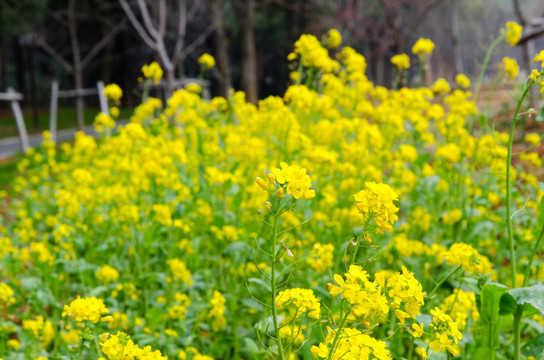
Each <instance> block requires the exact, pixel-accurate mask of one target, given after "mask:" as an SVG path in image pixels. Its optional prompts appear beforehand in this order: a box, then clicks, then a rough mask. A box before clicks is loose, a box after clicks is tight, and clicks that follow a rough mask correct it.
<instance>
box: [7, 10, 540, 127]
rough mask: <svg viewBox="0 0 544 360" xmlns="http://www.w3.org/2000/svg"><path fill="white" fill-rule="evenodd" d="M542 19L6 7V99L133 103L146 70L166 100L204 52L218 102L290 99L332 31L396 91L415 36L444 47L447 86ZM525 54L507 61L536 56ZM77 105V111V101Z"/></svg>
mask: <svg viewBox="0 0 544 360" xmlns="http://www.w3.org/2000/svg"><path fill="white" fill-rule="evenodd" d="M539 12H541V13H542V14H541V15H544V13H543V12H544V8H543V5H542V4H541V3H540V2H539V1H538V0H534V1H533V0H528V1H526V2H524V3H523V6H522V7H520V3H519V2H518V1H513V0H502V1H498V0H480V1H473V0H3V1H1V2H0V50H1V51H0V91H3V90H5V89H6V88H7V87H8V86H12V87H15V88H16V89H17V90H18V91H21V92H23V93H24V94H25V99H26V105H30V104H34V107H33V108H34V112H35V113H37V112H38V110H39V109H38V106H44V105H47V104H48V96H49V92H48V91H49V86H50V83H51V81H52V80H53V79H57V80H60V83H61V88H68V89H80V88H85V87H91V86H94V84H95V83H96V81H97V80H102V81H104V82H106V83H109V82H116V83H118V84H119V85H120V86H121V87H122V88H123V89H124V92H125V94H126V96H125V104H126V105H131V102H132V101H133V100H134V99H133V96H132V95H133V92H134V91H133V90H132V89H134V88H136V86H137V82H136V79H137V77H138V76H139V75H140V67H141V66H142V65H143V64H146V63H149V62H151V61H153V60H155V61H158V62H159V63H160V64H161V66H162V67H163V69H164V73H165V84H166V90H167V93H171V92H172V91H173V90H174V89H175V87H176V79H179V78H183V77H196V76H198V74H199V66H198V63H197V59H198V57H199V56H200V55H201V54H202V53H204V52H209V53H210V54H212V55H213V56H214V57H215V59H216V63H217V66H216V67H215V68H214V69H212V72H211V74H208V78H210V79H211V80H212V83H213V89H212V90H213V93H214V94H217V95H222V96H226V95H228V91H229V89H231V88H235V89H240V90H243V91H245V92H246V96H247V99H248V100H249V101H252V102H256V101H257V100H258V99H259V98H262V97H263V96H267V95H271V94H281V93H282V92H283V90H284V89H285V87H286V85H287V83H288V81H287V79H288V73H289V69H288V65H287V61H286V57H287V54H288V53H289V52H290V51H291V50H292V48H293V43H294V41H295V40H296V39H297V38H298V37H299V36H300V34H302V33H305V32H310V33H314V34H316V35H320V34H323V33H325V32H326V31H327V30H328V29H329V28H331V27H335V28H337V29H339V30H340V31H341V33H342V35H343V38H344V43H345V44H347V45H351V46H353V47H355V48H356V49H357V50H358V51H360V52H362V53H363V54H364V55H365V57H366V58H367V62H368V65H369V66H368V71H367V72H368V75H369V77H370V78H371V79H372V80H374V81H376V82H377V83H379V84H383V85H386V86H387V85H389V84H390V83H391V79H392V68H391V66H390V64H389V59H390V58H391V56H393V55H394V54H397V53H401V52H405V53H408V54H410V49H411V46H412V44H413V42H414V41H415V40H416V39H417V38H418V37H420V36H424V37H429V38H431V39H433V41H434V42H435V43H436V44H437V49H436V52H437V56H433V68H434V71H435V73H436V74H437V75H440V76H446V77H449V78H452V77H453V75H454V74H455V73H457V72H463V71H465V72H467V73H468V74H469V75H472V74H473V73H474V72H475V71H476V70H477V67H478V61H480V60H481V58H482V54H483V52H484V51H485V44H488V43H489V39H490V38H491V37H492V36H493V34H496V33H497V31H498V29H499V28H500V27H501V26H502V25H503V24H504V21H505V20H517V19H516V16H517V17H519V18H520V19H519V20H518V21H520V22H523V23H525V24H527V23H529V22H530V19H529V17H528V15H527V14H529V13H530V14H539ZM522 49H523V51H522V50H521V49H515V50H509V51H511V52H512V51H515V54H514V55H513V56H518V57H519V58H520V60H521V59H522V58H523V57H524V58H525V59H527V58H528V57H530V56H531V55H530V54H529V52H530V48H529V47H527V46H526V45H523V47H522ZM518 52H519V54H517V53H518ZM509 56H512V55H511V54H509ZM76 107H77V109H78V110H79V112H80V113H81V112H82V107H83V103H82V100H78V101H77V103H76ZM35 115H36V114H35ZM36 117H37V116H36ZM36 125H37V124H36Z"/></svg>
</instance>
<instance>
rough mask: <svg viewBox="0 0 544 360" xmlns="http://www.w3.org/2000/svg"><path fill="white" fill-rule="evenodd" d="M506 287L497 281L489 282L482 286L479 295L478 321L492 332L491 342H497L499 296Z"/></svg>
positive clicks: (499, 308) (500, 296)
mask: <svg viewBox="0 0 544 360" xmlns="http://www.w3.org/2000/svg"><path fill="white" fill-rule="evenodd" d="M507 289H508V288H507V287H506V286H505V285H503V284H499V283H489V284H486V285H484V286H483V287H482V290H481V295H480V303H481V304H480V321H481V323H482V324H484V326H486V327H488V328H489V329H490V331H491V330H492V331H493V333H492V334H491V336H493V339H494V340H493V343H494V344H497V345H498V344H499V323H500V320H501V319H500V316H499V313H500V310H501V298H502V296H503V294H504V293H505V292H506V290H507ZM491 351H493V349H491Z"/></svg>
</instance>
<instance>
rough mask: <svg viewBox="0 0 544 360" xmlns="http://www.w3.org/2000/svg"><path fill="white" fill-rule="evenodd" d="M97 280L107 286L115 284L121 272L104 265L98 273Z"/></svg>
mask: <svg viewBox="0 0 544 360" xmlns="http://www.w3.org/2000/svg"><path fill="white" fill-rule="evenodd" d="M96 278H97V279H98V280H100V281H102V282H104V283H106V284H109V283H111V282H114V281H115V280H117V279H118V278H119V271H117V269H115V268H114V267H113V266H110V265H104V266H102V267H101V268H100V269H98V271H97V272H96Z"/></svg>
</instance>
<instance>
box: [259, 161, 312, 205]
mask: <svg viewBox="0 0 544 360" xmlns="http://www.w3.org/2000/svg"><path fill="white" fill-rule="evenodd" d="M280 166H281V169H278V168H273V169H272V174H270V175H269V176H268V181H269V183H271V184H272V183H274V182H276V183H277V184H278V185H279V188H278V189H277V191H276V195H277V196H278V197H280V198H282V197H284V196H285V193H287V194H289V195H292V196H293V197H294V198H295V199H302V200H308V199H311V198H313V197H315V190H312V189H311V187H312V180H311V179H310V176H309V175H308V174H306V169H305V168H301V167H300V166H297V165H287V163H285V162H281V163H280ZM256 182H257V185H259V186H260V187H261V188H262V189H263V190H265V191H268V185H267V184H266V182H265V181H264V180H263V179H261V178H259V177H258V178H257V180H256Z"/></svg>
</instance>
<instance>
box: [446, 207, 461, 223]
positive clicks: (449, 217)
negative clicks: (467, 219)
mask: <svg viewBox="0 0 544 360" xmlns="http://www.w3.org/2000/svg"><path fill="white" fill-rule="evenodd" d="M462 217H463V212H462V211H461V209H454V210H452V211H450V212H447V213H445V214H444V215H442V221H443V222H444V224H446V225H453V224H455V223H457V222H459V220H461V218H462Z"/></svg>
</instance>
